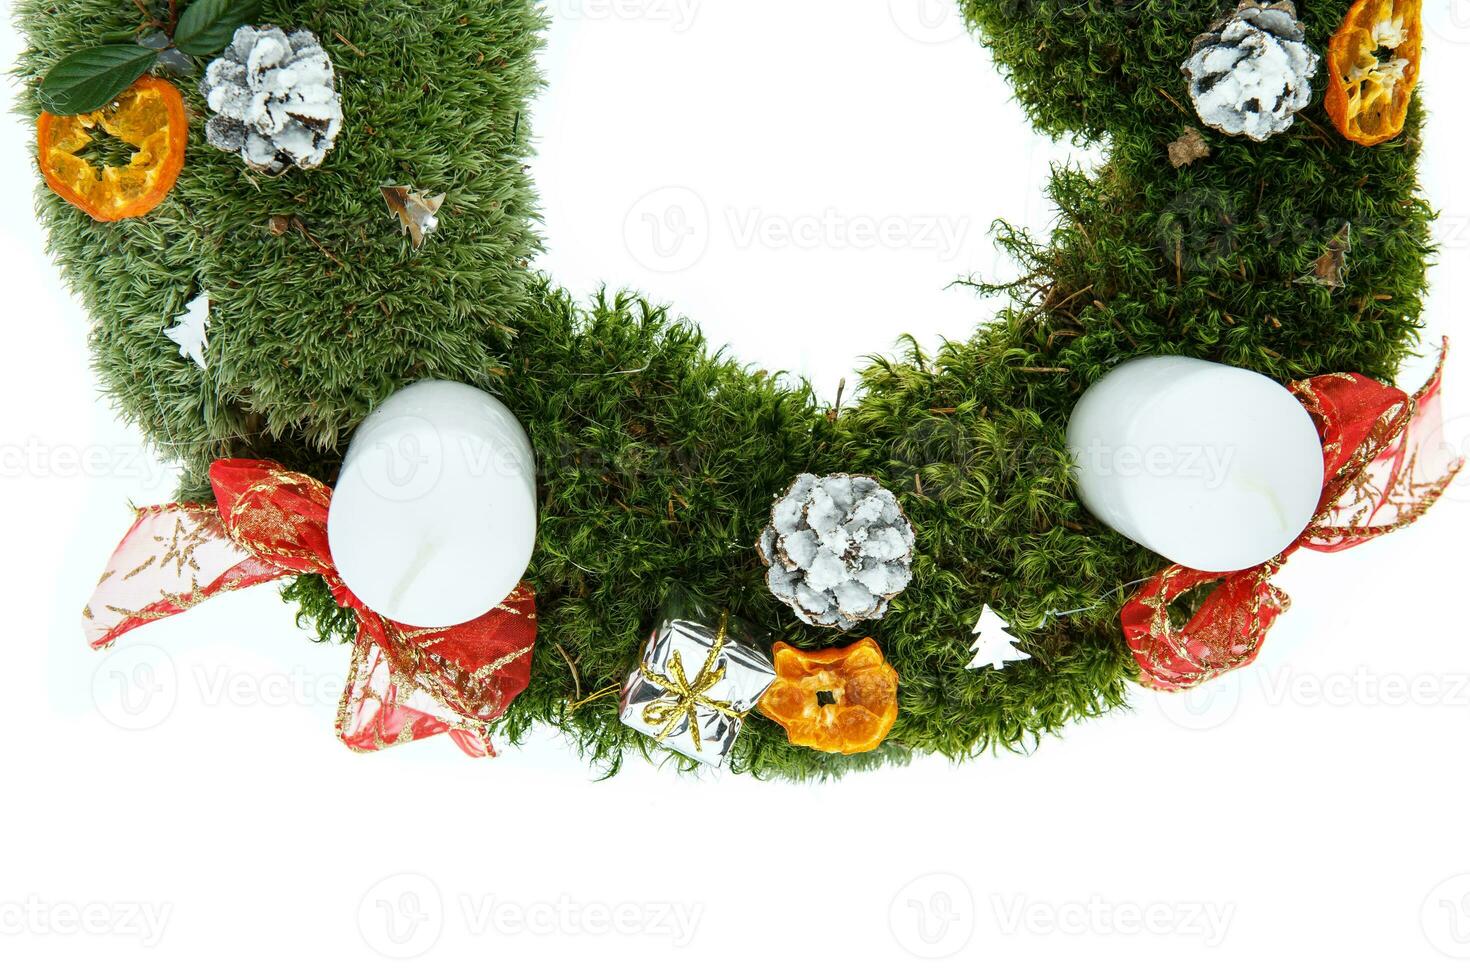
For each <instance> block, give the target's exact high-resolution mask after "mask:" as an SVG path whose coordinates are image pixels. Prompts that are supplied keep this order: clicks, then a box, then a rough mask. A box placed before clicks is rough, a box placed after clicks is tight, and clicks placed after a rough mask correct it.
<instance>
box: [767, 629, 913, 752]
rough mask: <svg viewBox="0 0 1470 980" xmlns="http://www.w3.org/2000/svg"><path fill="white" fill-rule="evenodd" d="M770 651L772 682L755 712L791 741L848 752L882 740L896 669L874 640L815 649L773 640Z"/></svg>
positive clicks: (890, 719) (894, 710) (893, 712)
mask: <svg viewBox="0 0 1470 980" xmlns="http://www.w3.org/2000/svg"><path fill="white" fill-rule="evenodd" d="M774 654H775V661H776V682H775V683H774V684H772V685H771V687H770V689H769V690H767V691H766V694H765V696H764V697H763V698H761V701H760V710H761V714H763V715H765V716H766V717H767V718H770V719H772V720H774V721H776V722H777V723H779V724H780V725H781V727H782V728H784V729H786V737H787V739H788V740H789V741H790V742H791V744H792V745H805V746H807V747H809V748H813V749H818V750H820V751H822V752H841V753H842V754H843V755H854V754H856V753H858V752H871V751H872V750H873V749H876V748H877V747H878V746H879V745H881V744H883V740H884V739H885V738H887V737H888V732H889V731H890V730H891V729H892V728H893V723H894V721H895V720H896V719H897V718H898V671H896V670H894V669H893V667H892V666H890V665H889V663H888V661H887V660H885V659H884V657H883V650H882V649H881V648H880V647H879V646H878V643H877V641H875V640H873V639H871V638H869V639H866V640H861V641H859V642H857V643H854V644H853V645H852V646H849V647H835V648H833V649H830V650H819V651H817V652H815V653H807V652H804V651H802V650H798V649H796V648H795V647H793V646H789V645H787V644H785V643H777V644H776V646H775V647H774Z"/></svg>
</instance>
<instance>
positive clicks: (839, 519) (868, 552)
mask: <svg viewBox="0 0 1470 980" xmlns="http://www.w3.org/2000/svg"><path fill="white" fill-rule="evenodd" d="M759 548H760V553H761V557H762V558H763V559H765V562H766V564H767V565H769V566H770V568H769V570H768V572H767V574H766V582H767V584H768V585H770V588H771V592H773V593H774V594H775V595H776V597H777V598H779V599H781V600H782V601H783V602H785V603H787V604H788V605H790V606H791V608H792V609H794V610H796V615H797V616H799V617H800V618H801V620H802V622H804V623H808V624H810V625H812V626H835V627H837V628H838V629H843V630H850V629H853V628H854V627H856V626H857V625H858V624H859V623H861V622H862V621H863V620H867V619H882V618H883V615H884V614H885V613H887V612H888V600H890V599H892V598H893V597H894V596H896V595H898V594H899V593H900V592H902V591H903V590H904V589H905V588H906V587H907V586H908V584H909V581H910V580H911V579H912V578H913V571H912V569H911V566H912V564H913V557H914V529H913V526H912V525H911V524H909V522H908V518H906V517H904V515H903V509H902V508H901V507H899V505H898V498H896V497H895V496H894V495H893V494H892V493H890V492H889V491H888V490H885V489H884V488H883V487H882V486H881V485H880V484H879V483H878V481H877V480H874V479H873V478H872V477H867V476H851V475H849V474H846V473H834V474H832V475H830V476H822V477H818V476H814V475H812V474H810V473H803V474H802V475H801V476H799V477H797V478H796V482H794V483H792V484H791V488H790V489H788V490H787V491H786V494H785V496H783V497H781V499H780V500H778V501H776V505H775V506H774V507H773V508H772V509H771V523H770V524H769V525H768V526H767V527H766V529H765V531H764V532H763V533H762V534H761V539H760V542H759Z"/></svg>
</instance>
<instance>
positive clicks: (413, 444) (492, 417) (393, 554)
mask: <svg viewBox="0 0 1470 980" xmlns="http://www.w3.org/2000/svg"><path fill="white" fill-rule="evenodd" d="M536 517H537V511H536V474H535V459H534V455H533V453H532V450H531V444H530V441H529V440H528V439H527V438H526V433H525V430H524V429H522V428H521V425H520V423H519V422H518V421H517V420H516V418H515V416H514V415H512V414H511V412H510V410H509V409H507V408H506V407H505V406H504V405H503V404H501V403H500V402H499V401H498V400H497V399H495V398H494V397H492V396H490V395H488V394H486V393H485V392H483V391H480V390H479V389H477V388H472V387H470V386H468V385H462V384H458V383H456V382H452V381H420V382H418V383H416V384H412V385H409V386H408V387H406V388H404V389H402V390H401V391H398V392H396V393H395V394H394V395H393V396H392V397H390V398H389V399H388V400H387V401H385V402H383V404H382V405H380V406H379V407H378V408H377V409H376V410H375V411H374V412H373V413H372V414H371V415H369V416H368V417H367V419H366V420H364V422H363V423H362V425H361V427H359V429H358V431H357V432H356V433H355V434H354V435H353V438H352V443H351V445H350V446H349V448H348V451H347V456H346V458H345V459H344V460H343V463H342V473H341V475H340V477H339V478H338V480H337V486H336V490H335V492H334V494H333V497H332V506H331V512H330V514H329V515H328V520H327V533H328V538H329V540H330V544H331V548H332V559H333V561H334V562H335V563H336V565H337V569H338V571H339V572H340V573H341V575H342V578H343V581H345V582H346V583H347V587H348V588H349V589H351V590H352V592H353V593H354V594H355V595H356V596H357V597H358V598H360V599H361V600H362V601H363V602H364V603H366V604H367V606H368V607H369V608H370V609H372V610H373V611H374V612H377V613H379V614H381V615H383V616H386V617H388V618H389V619H392V620H395V621H397V622H400V623H405V624H408V625H412V626H424V627H440V626H452V625H456V624H458V623H463V622H467V621H469V620H472V619H475V618H477V617H479V616H481V615H483V614H484V613H486V612H489V611H490V610H491V609H493V608H494V607H495V606H496V605H498V604H499V603H500V602H501V600H503V599H504V598H505V597H506V596H508V595H509V594H510V593H511V592H512V591H513V590H514V589H515V587H516V585H517V583H519V582H520V580H521V577H522V576H523V575H524V573H525V570H526V566H527V565H528V564H529V563H530V559H531V550H532V548H533V546H534V544H535V538H536Z"/></svg>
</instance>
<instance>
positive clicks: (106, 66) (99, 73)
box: [37, 0, 261, 116]
mask: <svg viewBox="0 0 1470 980" xmlns="http://www.w3.org/2000/svg"><path fill="white" fill-rule="evenodd" d="M260 5H261V0H194V2H193V3H191V4H189V6H188V7H187V8H186V9H185V10H184V12H183V14H182V15H181V16H180V17H179V22H178V25H177V27H176V28H175V29H174V32H173V38H172V47H173V48H175V49H177V50H179V51H181V52H183V53H184V54H186V55H193V56H194V57H204V56H206V55H210V54H214V53H215V52H217V51H219V50H220V49H221V48H223V47H224V46H225V45H226V44H228V43H229V42H230V38H232V37H233V36H234V34H235V30H236V28H238V27H239V26H240V25H242V24H246V23H249V22H250V21H251V20H253V19H254V18H255V17H256V16H257V15H258V14H259V13H260ZM165 50H167V48H163V49H158V48H149V47H144V46H142V45H140V44H103V45H99V46H97V47H95V48H85V49H83V50H81V51H76V52H73V53H72V54H69V55H67V56H66V57H64V58H62V59H61V60H60V61H58V62H57V63H56V64H55V65H54V66H53V67H52V69H51V70H50V71H49V72H47V73H46V77H45V78H44V79H42V80H41V86H40V89H39V91H38V93H37V97H38V98H39V100H40V103H41V108H43V109H45V110H46V111H47V112H51V113H54V114H56V115H59V116H74V115H77V114H79V113H83V112H93V111H95V110H97V109H100V108H102V107H103V106H105V105H107V103H109V102H111V101H112V100H113V99H115V98H117V97H118V95H120V94H121V93H122V92H124V91H125V90H126V89H127V87H128V86H129V85H132V84H133V83H134V82H136V81H137V80H138V79H139V78H140V77H142V75H143V74H144V72H146V71H148V70H149V69H150V68H152V67H153V66H154V64H155V63H157V61H158V58H159V56H160V55H161V54H162V53H163V51H165Z"/></svg>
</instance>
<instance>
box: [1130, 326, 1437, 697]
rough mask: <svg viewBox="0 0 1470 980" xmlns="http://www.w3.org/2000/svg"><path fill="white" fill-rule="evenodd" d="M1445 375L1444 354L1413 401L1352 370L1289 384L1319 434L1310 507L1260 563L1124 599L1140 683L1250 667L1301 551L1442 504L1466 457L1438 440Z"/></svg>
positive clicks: (1157, 583)
mask: <svg viewBox="0 0 1470 980" xmlns="http://www.w3.org/2000/svg"><path fill="white" fill-rule="evenodd" d="M1443 371H1444V355H1443V354H1441V356H1440V360H1439V364H1438V366H1437V367H1436V368H1435V371H1434V375H1433V377H1431V378H1430V379H1429V381H1428V382H1427V383H1426V384H1425V385H1424V387H1423V388H1421V389H1420V390H1419V392H1418V393H1417V394H1415V395H1413V396H1410V395H1407V394H1405V393H1404V392H1402V391H1400V390H1399V389H1397V388H1391V387H1389V386H1388V385H1384V384H1380V383H1378V382H1377V381H1373V380H1372V379H1370V378H1366V377H1364V376H1362V375H1360V374H1329V375H1323V376H1322V377H1319V378H1311V379H1308V380H1306V381H1298V382H1296V383H1295V384H1293V385H1292V386H1291V391H1292V393H1293V394H1294V395H1296V397H1297V398H1298V400H1300V401H1301V403H1302V404H1303V405H1304V406H1305V407H1306V409H1307V411H1308V412H1309V413H1311V416H1312V420H1313V421H1314V422H1315V423H1316V425H1317V433H1318V435H1320V436H1321V438H1322V454H1323V457H1324V460H1323V461H1324V462H1325V464H1326V467H1325V473H1326V479H1325V483H1324V486H1323V490H1322V497H1321V499H1320V502H1319V503H1318V505H1317V513H1316V514H1315V515H1314V516H1313V518H1312V521H1311V523H1310V524H1308V525H1307V529H1306V530H1305V531H1303V532H1302V534H1301V536H1300V537H1299V538H1297V539H1296V541H1294V542H1292V544H1291V546H1290V547H1288V548H1287V549H1286V550H1285V551H1283V552H1282V553H1281V554H1279V555H1277V556H1276V557H1275V558H1272V559H1271V560H1270V561H1268V562H1265V563H1264V564H1261V565H1257V566H1256V567H1254V568H1247V569H1245V570H1243V571H1239V572H1229V573H1225V574H1221V573H1218V572H1200V571H1196V570H1194V569H1191V568H1185V567H1183V566H1182V565H1172V566H1170V567H1169V568H1166V569H1165V570H1164V571H1162V572H1160V573H1159V574H1158V575H1156V576H1154V577H1153V578H1152V579H1150V580H1149V581H1148V583H1147V584H1146V585H1144V587H1143V588H1142V589H1140V590H1139V592H1138V593H1137V594H1136V595H1135V596H1134V597H1133V598H1132V599H1130V600H1129V601H1128V603H1127V604H1126V605H1125V606H1124V607H1123V612H1122V621H1123V635H1124V636H1125V637H1126V639H1127V641H1128V646H1129V649H1131V650H1132V651H1133V656H1134V658H1135V659H1136V660H1137V661H1138V666H1139V668H1140V670H1141V672H1142V678H1141V680H1142V683H1143V684H1144V685H1145V686H1147V687H1152V688H1155V689H1158V690H1163V691H1178V690H1183V689H1186V688H1191V687H1195V686H1198V685H1199V684H1203V683H1204V682H1205V681H1207V680H1209V679H1210V678H1212V677H1216V676H1218V675H1220V674H1223V673H1225V672H1226V671H1230V670H1234V669H1235V668H1237V667H1244V666H1245V665H1246V664H1249V663H1251V662H1252V661H1253V660H1255V659H1256V655H1257V654H1258V653H1259V652H1260V649H1261V644H1262V642H1263V641H1264V640H1265V638H1266V633H1267V631H1268V630H1270V628H1271V625H1272V623H1274V622H1275V621H1276V617H1277V616H1279V615H1281V614H1282V613H1283V612H1285V611H1286V609H1287V606H1288V605H1289V602H1290V600H1289V599H1288V598H1287V596H1286V594H1285V593H1284V592H1282V591H1281V590H1280V589H1278V588H1277V587H1276V586H1274V585H1272V584H1271V577H1272V576H1273V575H1275V574H1276V571H1277V569H1279V568H1280V567H1281V566H1282V565H1283V564H1285V562H1286V560H1287V559H1288V558H1290V557H1291V555H1292V554H1293V553H1294V552H1296V551H1297V549H1299V548H1308V549H1310V550H1312V551H1329V552H1330V551H1343V550H1345V549H1347V548H1353V547H1356V546H1357V545H1360V544H1362V543H1364V542H1365V541H1369V540H1372V539H1373V538H1376V537H1379V536H1381V535H1384V534H1387V533H1389V532H1390V531H1394V530H1397V529H1398V528H1401V527H1404V526H1405V525H1408V524H1412V523H1413V522H1414V521H1415V520H1417V519H1418V518H1419V516H1420V515H1422V514H1423V513H1424V512H1425V511H1426V510H1428V509H1429V507H1430V506H1431V505H1432V504H1433V503H1434V502H1435V501H1436V500H1438V499H1439V497H1440V496H1441V495H1442V494H1443V493H1444V491H1445V488H1446V487H1448V486H1449V484H1450V481H1451V480H1453V479H1454V478H1455V475H1456V474H1457V473H1458V472H1459V470H1460V467H1461V465H1462V464H1463V463H1464V460H1462V459H1461V458H1459V457H1458V456H1456V455H1455V454H1454V453H1453V452H1452V451H1451V450H1450V448H1449V447H1448V446H1447V445H1445V443H1444V440H1443V439H1442V438H1440V435H1441V420H1440V415H1441V407H1440V387H1441V382H1442V375H1443ZM1212 583H1218V584H1217V585H1216V586H1215V589H1214V590H1213V591H1212V592H1211V593H1210V594H1209V595H1208V596H1207V597H1206V598H1205V600H1204V602H1203V603H1201V605H1200V607H1199V609H1198V610H1197V611H1196V612H1195V613H1194V615H1193V616H1192V617H1190V619H1189V622H1188V623H1187V624H1185V625H1184V626H1183V627H1182V628H1179V627H1176V626H1174V624H1173V623H1172V622H1171V621H1170V619H1169V606H1170V604H1171V603H1173V602H1174V601H1175V600H1176V599H1178V598H1180V597H1181V596H1183V595H1184V594H1186V593H1188V592H1190V591H1192V590H1194V589H1198V588H1202V587H1204V586H1207V585H1210V584H1212Z"/></svg>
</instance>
